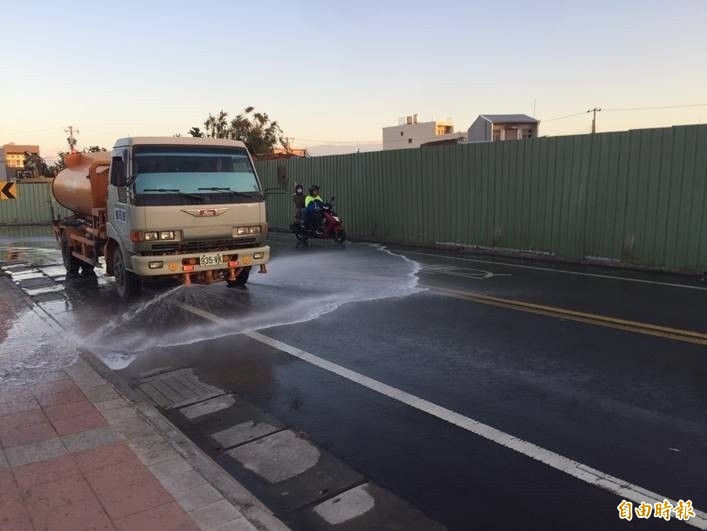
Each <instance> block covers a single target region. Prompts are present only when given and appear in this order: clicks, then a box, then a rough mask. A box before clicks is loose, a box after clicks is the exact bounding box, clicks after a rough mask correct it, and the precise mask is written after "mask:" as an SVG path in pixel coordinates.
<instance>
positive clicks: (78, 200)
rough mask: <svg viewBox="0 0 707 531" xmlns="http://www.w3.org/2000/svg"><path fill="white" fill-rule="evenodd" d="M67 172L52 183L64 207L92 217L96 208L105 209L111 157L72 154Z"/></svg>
mask: <svg viewBox="0 0 707 531" xmlns="http://www.w3.org/2000/svg"><path fill="white" fill-rule="evenodd" d="M64 163H65V164H66V169H64V170H62V171H60V172H59V174H58V175H57V176H56V177H55V178H54V182H53V183H52V194H54V198H55V199H56V200H57V202H59V204H61V205H62V206H64V207H66V208H68V209H69V210H73V211H74V212H77V213H79V214H83V215H86V216H90V215H91V214H92V211H93V209H94V208H105V206H106V200H107V198H108V170H109V166H110V153H108V152H106V151H101V152H99V153H69V154H67V155H66V156H65V157H64Z"/></svg>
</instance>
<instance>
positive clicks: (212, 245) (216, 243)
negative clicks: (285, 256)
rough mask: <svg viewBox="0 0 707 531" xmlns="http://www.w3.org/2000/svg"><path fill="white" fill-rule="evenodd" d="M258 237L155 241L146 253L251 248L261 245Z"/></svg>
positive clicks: (189, 252) (185, 252) (182, 252)
mask: <svg viewBox="0 0 707 531" xmlns="http://www.w3.org/2000/svg"><path fill="white" fill-rule="evenodd" d="M259 245H260V244H259V243H258V242H257V239H256V238H238V239H237V240H235V239H233V240H209V241H198V242H190V241H182V242H174V243H155V244H153V245H152V250H151V251H146V252H144V253H143V254H144V255H158V254H191V253H205V252H212V251H225V250H228V249H249V248H251V247H259Z"/></svg>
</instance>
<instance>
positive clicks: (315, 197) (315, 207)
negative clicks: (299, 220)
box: [304, 184, 324, 234]
mask: <svg viewBox="0 0 707 531" xmlns="http://www.w3.org/2000/svg"><path fill="white" fill-rule="evenodd" d="M323 204H324V201H323V200H322V198H321V197H320V196H319V186H317V185H316V184H313V185H312V186H310V187H309V195H308V196H307V197H305V198H304V209H305V216H306V217H305V220H304V221H305V225H306V224H307V223H309V224H311V225H312V228H313V229H314V231H315V232H316V233H317V234H321V230H320V227H321V224H322V213H321V208H322V205H323Z"/></svg>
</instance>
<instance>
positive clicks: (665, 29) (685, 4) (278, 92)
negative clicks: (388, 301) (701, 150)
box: [0, 0, 707, 158]
mask: <svg viewBox="0 0 707 531" xmlns="http://www.w3.org/2000/svg"><path fill="white" fill-rule="evenodd" d="M6 3H7V4H8V5H11V6H12V9H6V8H4V7H3V6H4V4H6ZM17 6H18V4H17V3H16V2H9V0H0V12H1V13H2V15H1V17H0V18H1V19H2V23H1V26H2V36H3V41H4V42H3V48H4V53H3V54H2V55H3V69H2V72H3V73H2V77H1V78H0V79H1V81H2V82H1V83H0V144H4V143H6V142H16V143H29V144H39V145H40V149H41V153H42V155H43V156H45V157H47V158H51V157H52V156H53V155H55V154H56V153H57V152H58V151H60V150H65V149H66V141H65V139H66V136H67V135H66V134H65V132H64V129H65V128H66V127H67V126H69V125H73V126H74V127H75V128H78V130H79V135H78V147H82V146H88V145H101V146H105V147H108V148H109V147H111V146H112V145H113V143H114V141H115V139H116V138H119V137H121V136H128V135H173V134H175V133H182V134H185V133H186V132H187V131H188V130H189V128H190V127H192V126H202V128H203V122H204V120H205V119H206V117H207V116H208V114H209V113H214V114H215V113H217V112H218V111H219V110H221V109H223V110H225V111H227V112H229V113H231V115H235V114H237V113H238V112H239V111H240V110H241V109H243V108H244V107H245V106H248V105H252V106H255V108H256V110H259V111H262V112H266V113H268V114H269V115H270V117H271V118H273V119H275V120H277V121H278V122H279V123H280V125H281V127H282V129H283V131H284V133H285V134H286V136H289V137H291V138H293V139H294V140H293V143H294V145H296V146H305V147H312V146H319V147H320V148H321V146H329V150H330V151H331V150H332V148H333V150H340V151H342V152H351V151H353V150H354V149H355V148H356V146H364V148H366V149H368V148H372V147H375V144H379V143H381V136H382V134H381V128H382V127H385V126H390V125H397V123H398V118H399V117H402V116H405V115H409V114H414V113H417V114H418V115H419V117H420V120H421V121H427V120H432V119H446V118H447V117H451V118H452V119H453V120H454V124H455V129H457V130H466V129H467V128H468V127H469V125H470V124H471V123H472V122H473V121H474V119H475V118H476V117H477V116H478V115H479V114H484V113H487V114H506V113H509V114H510V113H525V114H533V112H534V113H535V116H536V117H537V118H538V119H540V120H541V124H540V134H541V135H561V134H580V133H586V132H589V130H590V126H591V116H590V115H589V114H586V112H585V111H586V110H587V109H590V108H592V107H600V108H602V109H604V110H603V111H602V112H601V113H599V114H598V117H597V123H598V127H597V129H598V131H600V132H601V131H615V130H625V129H636V128H642V127H662V126H670V125H680V124H691V123H707V31H706V30H705V28H706V27H707V1H705V0H673V1H664V0H611V1H607V0H593V1H586V0H585V1H581V2H580V1H576V0H564V1H542V0H540V1H533V2H528V1H524V0H505V1H504V2H491V1H474V2H472V1H465V0H446V1H445V2H430V1H429V0H424V1H418V0H386V1H381V0H378V1H369V0H358V1H356V2H340V1H336V0H329V1H314V0H313V1H307V0H301V1H298V0H289V1H283V2H280V1H275V0H271V1H268V2H257V3H256V2H242V1H238V0H223V1H221V0H201V1H199V2H194V1H193V0H190V1H182V0H169V1H167V0H165V1H154V0H141V1H133V0H123V1H121V2H118V3H115V2H111V3H108V2H96V1H95V0H94V1H92V2H84V1H74V2H56V1H54V0H46V1H39V0H24V1H23V2H22V9H16V8H17ZM695 104H703V105H701V106H694V107H674V106H678V105H695ZM645 107H651V108H652V107H673V108H668V109H648V110H640V111H626V110H618V109H634V108H645ZM575 114H578V115H577V116H573V117H571V118H563V117H565V116H568V115H575ZM558 118H561V119H558Z"/></svg>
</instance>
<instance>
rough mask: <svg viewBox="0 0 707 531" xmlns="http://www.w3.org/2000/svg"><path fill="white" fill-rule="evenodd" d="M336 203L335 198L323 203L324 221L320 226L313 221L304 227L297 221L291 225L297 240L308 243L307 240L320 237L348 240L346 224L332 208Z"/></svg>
mask: <svg viewBox="0 0 707 531" xmlns="http://www.w3.org/2000/svg"><path fill="white" fill-rule="evenodd" d="M333 203H334V198H333V197H332V198H331V201H329V202H328V203H323V204H322V206H321V209H320V213H321V217H322V223H321V226H320V227H312V224H311V223H308V224H307V225H305V226H304V227H303V226H302V225H301V224H299V223H297V222H295V223H293V224H292V225H290V230H291V231H292V232H293V233H294V235H295V237H296V238H297V240H299V241H300V242H302V243H304V244H306V243H307V240H309V239H310V238H311V239H319V240H334V241H335V242H337V243H344V242H345V241H346V231H345V230H344V225H343V223H342V222H341V218H340V217H339V216H337V214H336V212H334V210H333V209H332V204H333Z"/></svg>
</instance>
